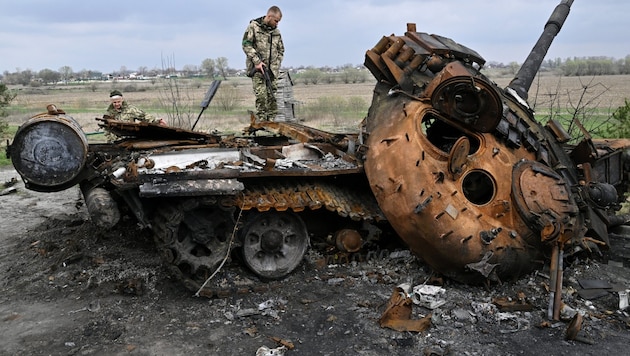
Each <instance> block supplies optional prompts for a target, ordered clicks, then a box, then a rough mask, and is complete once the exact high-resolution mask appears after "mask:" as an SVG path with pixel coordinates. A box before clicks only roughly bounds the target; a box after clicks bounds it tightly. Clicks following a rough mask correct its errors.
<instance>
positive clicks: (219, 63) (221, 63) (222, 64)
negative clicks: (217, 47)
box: [216, 57, 228, 79]
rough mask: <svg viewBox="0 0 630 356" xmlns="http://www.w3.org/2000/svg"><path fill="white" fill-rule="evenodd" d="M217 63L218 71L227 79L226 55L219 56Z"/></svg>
mask: <svg viewBox="0 0 630 356" xmlns="http://www.w3.org/2000/svg"><path fill="white" fill-rule="evenodd" d="M216 64H217V71H218V72H219V74H221V76H222V77H223V78H224V79H227V72H228V59H227V58H225V57H219V58H217V60H216Z"/></svg>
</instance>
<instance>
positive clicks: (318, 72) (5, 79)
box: [0, 55, 630, 86]
mask: <svg viewBox="0 0 630 356" xmlns="http://www.w3.org/2000/svg"><path fill="white" fill-rule="evenodd" d="M361 67H362V66H361V65H351V64H345V65H343V66H338V67H334V68H333V67H328V66H326V67H320V68H315V67H312V66H309V67H304V66H300V67H298V68H284V69H285V70H290V72H291V73H292V74H297V75H298V77H300V76H302V77H303V78H302V80H303V81H304V83H305V84H316V83H317V82H319V81H328V80H330V79H328V80H327V79H326V78H329V77H326V76H324V75H323V74H324V73H344V75H345V76H348V77H350V78H349V79H348V78H346V80H342V81H344V82H348V81H349V82H357V81H359V82H362V81H365V80H366V79H365V78H363V77H362V75H361V74H357V72H356V69H358V68H361ZM486 67H492V68H504V69H506V70H509V71H512V72H513V73H516V72H517V71H518V68H519V67H520V65H519V64H518V63H517V62H511V63H508V64H503V63H497V62H488V63H487V64H486ZM541 71H554V72H557V73H558V75H563V76H597V75H616V74H630V55H628V56H626V57H625V58H623V59H615V58H612V57H574V58H567V59H565V60H562V59H560V58H556V59H549V60H546V61H544V62H543V63H542V65H541ZM240 75H244V70H243V69H240V70H238V69H233V68H230V67H229V65H228V60H227V58H225V57H219V58H216V59H213V58H206V59H204V60H203V61H202V62H201V64H200V65H192V64H187V65H184V66H183V67H182V68H181V69H177V68H175V66H174V65H171V64H167V65H163V66H162V68H153V69H148V68H147V67H143V66H141V67H139V68H138V69H137V70H135V71H132V70H129V69H128V68H127V67H125V66H121V67H120V69H119V70H117V71H114V72H112V73H107V74H104V73H102V72H100V71H96V70H87V69H83V70H81V71H78V72H75V71H73V69H72V68H71V67H69V66H63V67H61V68H59V69H58V70H56V71H55V70H52V69H49V68H45V69H42V70H40V71H33V70H31V69H25V70H20V69H16V70H15V71H14V72H9V71H7V70H5V71H4V72H3V73H2V74H0V81H1V82H2V83H5V84H9V85H12V84H13V85H16V84H21V85H24V86H29V85H30V86H38V85H46V84H54V83H59V82H68V81H90V80H106V79H115V78H130V77H133V78H138V79H141V78H155V77H160V76H165V77H168V76H178V77H193V76H202V77H208V78H215V77H223V78H224V79H227V78H228V77H230V76H240Z"/></svg>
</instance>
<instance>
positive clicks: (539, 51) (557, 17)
mask: <svg viewBox="0 0 630 356" xmlns="http://www.w3.org/2000/svg"><path fill="white" fill-rule="evenodd" d="M572 4H573V0H562V1H561V2H560V4H558V5H557V6H556V8H555V9H554V10H553V12H552V13H551V16H550V17H549V20H547V23H546V24H545V29H544V30H543V33H542V35H540V38H539V39H538V42H536V44H535V45H534V47H533V48H532V50H531V52H530V53H529V55H528V56H527V59H525V62H523V65H522V66H521V68H520V69H519V70H518V73H516V76H515V77H514V79H512V81H511V82H510V84H509V85H508V88H511V89H513V90H514V91H515V92H516V93H517V94H518V95H519V96H520V97H521V98H522V99H523V100H527V96H528V94H527V92H528V91H529V88H530V86H531V85H532V82H533V81H534V77H535V76H536V73H538V70H539V69H540V65H541V64H542V61H543V59H545V55H546V54H547V51H548V50H549V47H550V46H551V42H552V41H553V39H554V38H555V37H556V35H557V34H558V32H560V29H561V28H562V25H563V24H564V21H565V20H566V18H567V16H568V15H569V9H570V8H571V5H572Z"/></svg>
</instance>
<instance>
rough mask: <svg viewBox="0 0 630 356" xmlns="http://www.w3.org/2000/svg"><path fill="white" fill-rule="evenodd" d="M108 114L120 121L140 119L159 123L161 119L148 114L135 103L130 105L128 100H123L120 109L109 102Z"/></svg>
mask: <svg viewBox="0 0 630 356" xmlns="http://www.w3.org/2000/svg"><path fill="white" fill-rule="evenodd" d="M107 115H109V117H111V118H112V119H114V120H119V121H131V122H134V121H136V120H138V121H145V122H151V123H157V122H158V121H160V120H159V119H158V118H156V117H154V116H153V115H150V114H147V113H145V112H144V111H142V110H140V109H138V108H137V107H135V106H133V105H129V104H128V103H127V102H126V101H123V103H122V107H121V110H120V111H117V110H116V109H114V105H112V104H109V107H107Z"/></svg>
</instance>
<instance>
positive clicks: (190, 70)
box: [182, 64, 199, 77]
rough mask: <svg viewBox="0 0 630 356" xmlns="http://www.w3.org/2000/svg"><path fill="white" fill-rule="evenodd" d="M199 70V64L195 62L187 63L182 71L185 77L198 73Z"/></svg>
mask: <svg viewBox="0 0 630 356" xmlns="http://www.w3.org/2000/svg"><path fill="white" fill-rule="evenodd" d="M198 71H199V70H198V69H197V66H196V65H194V64H186V65H185V66H184V67H183V68H182V72H183V73H184V76H185V77H191V76H192V75H193V74H195V73H197V72H198Z"/></svg>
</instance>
